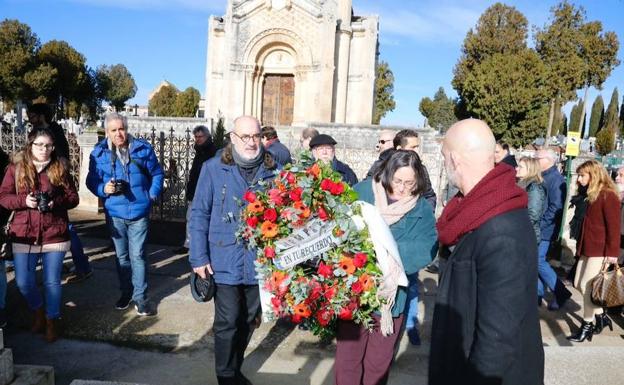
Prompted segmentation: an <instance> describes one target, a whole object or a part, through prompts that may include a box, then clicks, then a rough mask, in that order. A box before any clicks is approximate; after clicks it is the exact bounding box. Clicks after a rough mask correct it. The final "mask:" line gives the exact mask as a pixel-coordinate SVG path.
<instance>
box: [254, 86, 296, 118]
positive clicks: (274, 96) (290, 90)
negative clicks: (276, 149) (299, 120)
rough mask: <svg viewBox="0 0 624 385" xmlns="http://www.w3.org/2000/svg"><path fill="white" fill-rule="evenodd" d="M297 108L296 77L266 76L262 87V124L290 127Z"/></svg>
mask: <svg viewBox="0 0 624 385" xmlns="http://www.w3.org/2000/svg"><path fill="white" fill-rule="evenodd" d="M294 107H295V77H294V75H291V74H266V75H264V81H263V85H262V124H263V125H265V126H289V125H291V124H292V122H293V111H294Z"/></svg>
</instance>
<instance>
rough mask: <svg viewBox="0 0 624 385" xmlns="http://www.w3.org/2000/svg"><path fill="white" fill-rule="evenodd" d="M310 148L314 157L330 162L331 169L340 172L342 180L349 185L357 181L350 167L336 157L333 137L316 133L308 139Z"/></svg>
mask: <svg viewBox="0 0 624 385" xmlns="http://www.w3.org/2000/svg"><path fill="white" fill-rule="evenodd" d="M310 149H311V150H312V155H314V159H317V160H321V161H323V162H325V163H329V164H331V166H332V169H333V170H334V171H336V172H338V173H340V175H342V180H343V181H345V182H347V184H348V185H349V186H353V185H354V184H356V183H357V182H358V179H357V176H355V173H354V172H353V170H351V167H349V166H347V165H346V164H344V163H342V162H341V161H339V160H338V159H336V141H335V140H334V138H332V137H331V136H329V135H325V134H320V135H317V136H315V137H314V138H312V140H311V141H310Z"/></svg>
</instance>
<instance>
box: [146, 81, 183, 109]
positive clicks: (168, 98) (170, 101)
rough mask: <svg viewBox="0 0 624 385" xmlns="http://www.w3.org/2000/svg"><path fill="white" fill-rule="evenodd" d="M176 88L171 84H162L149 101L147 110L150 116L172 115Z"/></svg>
mask: <svg viewBox="0 0 624 385" xmlns="http://www.w3.org/2000/svg"><path fill="white" fill-rule="evenodd" d="M177 97H178V90H177V89H176V88H175V87H173V86H168V85H167V86H163V87H162V88H161V89H160V90H159V91H158V92H156V93H155V94H154V96H153V97H152V98H151V99H150V101H149V105H148V108H149V112H150V115H152V116H174V105H175V102H176V99H177Z"/></svg>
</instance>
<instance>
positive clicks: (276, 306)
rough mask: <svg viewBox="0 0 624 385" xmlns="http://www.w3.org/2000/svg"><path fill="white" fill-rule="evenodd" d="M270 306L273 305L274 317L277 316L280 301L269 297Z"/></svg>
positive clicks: (280, 305) (280, 304)
mask: <svg viewBox="0 0 624 385" xmlns="http://www.w3.org/2000/svg"><path fill="white" fill-rule="evenodd" d="M271 305H273V312H274V313H275V314H276V315H277V314H279V312H280V310H281V307H282V301H281V300H280V299H279V298H278V297H271Z"/></svg>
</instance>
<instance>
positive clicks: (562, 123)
mask: <svg viewBox="0 0 624 385" xmlns="http://www.w3.org/2000/svg"><path fill="white" fill-rule="evenodd" d="M567 120H568V119H567V117H566V116H565V114H564V113H563V110H562V102H561V99H559V98H555V111H554V114H553V123H552V130H551V134H550V135H551V136H557V135H559V134H561V135H566V134H567V129H568V128H567V123H568V122H567Z"/></svg>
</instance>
